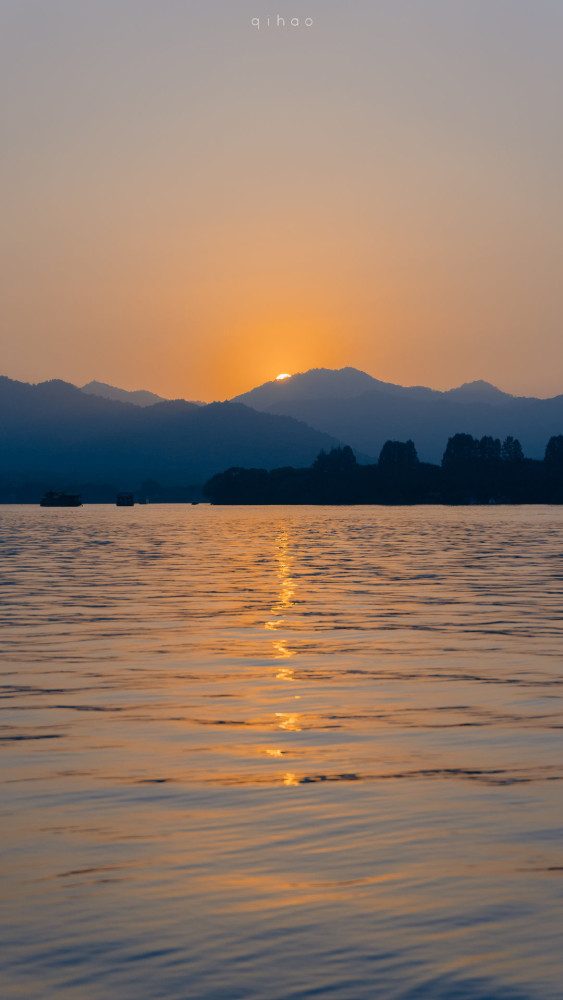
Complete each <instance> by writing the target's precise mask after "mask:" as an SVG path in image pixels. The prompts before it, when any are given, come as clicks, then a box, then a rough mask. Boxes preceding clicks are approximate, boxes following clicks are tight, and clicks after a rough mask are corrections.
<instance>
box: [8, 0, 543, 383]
mask: <svg viewBox="0 0 563 1000" xmlns="http://www.w3.org/2000/svg"><path fill="white" fill-rule="evenodd" d="M295 6H296V8H298V9H299V11H300V12H301V14H302V16H303V17H305V16H312V17H313V19H314V25H313V27H312V28H310V29H308V30H307V31H305V30H304V29H303V30H300V31H296V32H294V33H293V34H288V33H287V32H286V33H283V32H280V31H270V32H267V31H265V30H261V31H260V32H259V33H258V32H256V31H255V29H252V27H251V24H250V21H251V17H252V16H253V14H255V12H256V11H255V5H254V4H252V3H250V2H247V0H241V2H240V4H239V3H237V4H233V3H232V2H230V3H229V4H227V2H226V0H205V2H204V0H186V2H185V3H183V4H177V3H175V2H173V0H159V3H158V4H154V3H153V4H151V3H142V4H139V3H135V2H133V0H117V2H113V0H112V2H110V0H95V2H94V0H91V2H89V0H87V2H85V3H84V4H80V5H76V4H75V3H73V2H71V0H56V2H54V3H53V4H50V5H45V4H44V3H42V2H40V0H31V2H30V3H26V4H24V5H22V4H21V3H20V2H19V0H4V3H3V4H2V9H1V11H0V39H1V42H0V47H1V51H0V94H1V95H2V96H1V97H0V104H1V106H2V112H3V118H4V122H5V126H4V129H3V131H4V135H5V145H6V155H5V157H4V163H3V173H4V183H3V185H2V190H3V199H4V204H3V206H2V208H3V225H2V233H1V235H0V240H1V245H0V251H1V263H2V267H1V269H0V292H1V297H2V331H3V332H2V337H3V343H2V360H3V364H2V373H3V374H7V375H9V376H11V377H14V378H20V379H24V380H31V381H38V380H41V379H45V378H52V377H61V378H65V379H68V380H69V381H73V382H76V383H78V384H82V383H84V382H87V381H89V380H90V379H92V378H96V379H99V380H102V381H107V382H111V383H114V384H118V385H121V386H123V387H125V388H140V387H143V388H148V389H152V390H153V391H156V392H159V393H161V394H163V395H166V396H185V397H188V398H199V399H214V398H225V397H228V396H232V395H234V394H236V393H238V392H241V391H244V390H245V389H248V388H250V387H252V386H253V385H255V384H257V383H260V382H263V381H265V380H267V379H270V378H273V377H275V376H276V375H277V374H278V373H279V372H281V371H287V372H295V371H302V370H305V369H307V368H309V367H321V366H322V367H341V366H343V365H353V366H355V367H358V368H362V369H364V370H367V371H369V372H370V373H371V374H373V375H375V376H377V377H378V378H382V379H386V380H389V381H394V382H399V383H403V384H413V383H418V384H426V385H430V386H433V387H436V388H449V387H451V386H453V385H456V384H459V383H461V382H463V381H466V380H469V379H473V378H487V379H489V380H490V381H493V382H495V383H496V384H498V385H500V386H501V388H504V389H507V390H508V391H512V392H520V393H524V394H526V393H527V394H537V395H550V394H555V393H556V392H560V391H562V390H563V384H562V382H563V379H562V375H563V337H562V336H561V316H562V306H563V283H562V282H561V280H560V261H561V259H562V251H563V236H562V234H563V226H562V222H563V211H562V207H563V206H562V198H561V182H560V178H561V176H562V174H563V169H562V168H563V139H562V133H561V129H560V128H559V127H558V124H557V123H558V122H559V121H560V118H561V93H563V68H562V65H563V64H562V62H561V59H560V49H561V42H562V41H563V8H561V7H558V5H554V4H552V3H549V2H548V0H539V2H538V3H535V4H534V5H533V8H532V5H530V4H524V3H520V2H519V0H515V2H511V3H510V4H508V3H506V2H503V0H499V2H498V3H496V4H488V3H487V4H485V3H467V4H455V5H452V4H451V3H450V2H446V0H425V2H424V3H421V4H417V5H414V4H411V3H407V2H406V0H388V2H386V0H384V2H382V3H380V4H379V3H378V4H375V5H374V4H373V3H372V0H356V2H355V4H354V8H353V13H351V8H350V7H349V6H348V5H346V6H344V5H343V4H342V3H340V2H336V0H296V4H295Z"/></svg>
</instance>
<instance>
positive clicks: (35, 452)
mask: <svg viewBox="0 0 563 1000" xmlns="http://www.w3.org/2000/svg"><path fill="white" fill-rule="evenodd" d="M334 443H335V439H334V438H332V437H330V435H327V434H323V433H322V432H319V431H315V430H312V429H311V428H310V427H307V426H305V425H304V424H302V423H300V422H299V421H297V420H294V419H293V418H292V417H279V416H277V415H275V414H269V413H261V412H258V411H256V410H253V409H251V408H250V407H247V406H244V405H243V404H241V403H229V402H225V403H211V404H209V405H207V406H198V405H196V404H195V403H189V402H186V401H185V400H170V401H164V402H160V403H155V404H154V405H151V406H144V407H143V406H138V405H135V404H133V403H131V402H121V401H119V400H110V399H105V398H103V397H101V396H97V395H91V394H87V393H84V392H82V391H81V390H80V389H78V388H77V387H76V386H74V385H70V383H68V382H62V381H60V380H52V381H49V382H42V383H39V384H38V385H29V384H28V383H25V382H15V381H13V380H11V379H8V378H6V377H0V480H1V481H3V482H16V481H17V482H20V481H22V480H25V481H31V480H33V481H36V482H39V481H41V482H44V483H46V484H49V485H50V486H52V487H54V488H63V487H64V488H68V487H69V486H71V485H73V484H78V483H99V482H109V483H114V484H115V485H116V486H118V487H119V488H121V489H126V488H127V489H136V488H137V486H138V485H139V484H140V483H141V482H142V481H144V480H145V479H147V478H152V479H155V480H156V481H157V482H159V483H161V484H162V485H165V486H167V485H177V484H185V483H203V482H204V481H205V480H206V479H208V478H209V476H211V475H213V474H214V473H216V472H220V471H222V470H223V469H225V468H227V467H229V466H232V465H240V466H258V465H259V466H261V467H263V468H272V467H273V466H274V465H306V464H308V463H310V462H311V461H313V460H314V458H315V456H316V455H317V454H318V453H319V451H320V450H322V449H323V448H331V447H333V445H334Z"/></svg>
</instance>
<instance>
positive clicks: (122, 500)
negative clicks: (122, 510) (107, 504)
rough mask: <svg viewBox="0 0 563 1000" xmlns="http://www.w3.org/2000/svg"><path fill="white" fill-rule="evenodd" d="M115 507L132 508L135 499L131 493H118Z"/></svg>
mask: <svg viewBox="0 0 563 1000" xmlns="http://www.w3.org/2000/svg"><path fill="white" fill-rule="evenodd" d="M115 506H116V507H134V506H135V497H134V495H133V494H132V493H118V494H117V498H116V501H115Z"/></svg>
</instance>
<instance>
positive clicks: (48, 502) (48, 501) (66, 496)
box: [39, 490, 82, 507]
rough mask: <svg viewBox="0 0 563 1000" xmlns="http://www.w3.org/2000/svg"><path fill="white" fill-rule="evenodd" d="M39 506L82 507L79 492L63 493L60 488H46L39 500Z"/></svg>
mask: <svg viewBox="0 0 563 1000" xmlns="http://www.w3.org/2000/svg"><path fill="white" fill-rule="evenodd" d="M39 506H40V507H82V497H81V495H80V493H64V492H63V491H62V490H47V492H46V493H44V494H43V496H42V498H41V500H40V501H39Z"/></svg>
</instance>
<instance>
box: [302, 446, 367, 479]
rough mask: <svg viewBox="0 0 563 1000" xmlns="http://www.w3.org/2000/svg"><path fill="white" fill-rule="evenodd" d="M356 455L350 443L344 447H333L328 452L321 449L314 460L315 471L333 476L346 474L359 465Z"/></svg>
mask: <svg viewBox="0 0 563 1000" xmlns="http://www.w3.org/2000/svg"><path fill="white" fill-rule="evenodd" d="M357 464H358V463H357V461H356V456H355V455H354V452H353V451H352V449H351V448H350V446H349V445H344V447H343V448H332V449H331V451H329V453H328V454H327V453H326V451H324V449H323V451H321V452H319V454H318V455H317V457H316V459H315V461H314V462H313V466H312V468H313V471H314V472H321V473H328V474H329V475H331V476H338V475H346V474H347V473H349V472H351V471H352V470H353V469H355V467H356V466H357Z"/></svg>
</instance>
